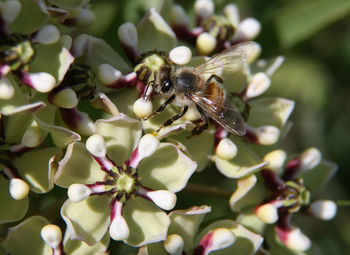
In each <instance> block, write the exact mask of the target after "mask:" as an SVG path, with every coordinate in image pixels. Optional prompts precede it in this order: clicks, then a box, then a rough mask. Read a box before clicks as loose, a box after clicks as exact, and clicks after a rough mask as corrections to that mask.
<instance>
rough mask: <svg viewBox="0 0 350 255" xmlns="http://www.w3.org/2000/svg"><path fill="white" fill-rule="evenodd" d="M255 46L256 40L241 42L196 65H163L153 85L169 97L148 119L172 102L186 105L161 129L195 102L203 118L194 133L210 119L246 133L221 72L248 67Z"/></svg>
mask: <svg viewBox="0 0 350 255" xmlns="http://www.w3.org/2000/svg"><path fill="white" fill-rule="evenodd" d="M256 47H258V46H257V44H256V43H254V42H244V43H240V44H237V45H235V46H232V47H230V48H228V49H226V50H224V51H223V52H221V53H218V54H216V55H214V56H213V57H211V58H209V59H208V60H207V61H206V62H204V63H203V64H200V65H199V66H196V67H178V68H175V67H173V66H172V65H164V66H163V67H162V68H161V69H160V71H159V72H158V73H157V75H156V76H155V81H154V84H153V86H154V91H155V93H158V94H160V95H163V96H165V97H166V98H167V100H166V101H165V103H164V104H162V105H161V106H160V107H159V108H158V109H157V110H156V111H154V112H153V113H152V114H151V115H149V116H148V117H147V118H146V119H149V118H150V117H152V116H154V115H156V114H158V113H160V112H161V111H163V110H164V109H165V107H166V106H167V105H168V104H170V103H172V102H175V103H176V104H177V105H180V106H183V110H182V112H181V113H179V114H177V115H175V116H173V117H171V118H170V119H168V120H167V121H166V122H165V123H164V124H163V125H162V126H161V127H160V128H159V129H158V130H157V132H158V131H159V130H160V129H161V128H163V127H166V126H169V125H171V124H172V123H173V122H174V121H176V120H177V119H179V118H181V117H182V116H183V115H184V114H185V113H186V112H187V110H188V106H189V104H191V103H192V102H193V103H194V104H195V105H196V107H197V110H198V112H199V113H200V115H201V118H202V119H201V122H200V123H199V124H197V126H196V127H195V128H194V129H193V131H192V135H198V134H200V133H201V132H203V131H204V130H205V129H206V128H207V127H208V121H209V119H212V120H214V121H215V122H216V123H218V124H219V125H220V126H222V127H223V128H225V129H226V130H227V131H229V132H231V133H233V134H235V135H239V136H243V135H245V134H246V128H245V121H244V118H243V117H242V115H241V114H240V112H239V110H238V108H237V107H236V105H235V104H234V103H233V102H232V100H231V97H230V95H229V94H228V93H227V92H226V91H225V89H224V88H223V87H222V84H223V79H222V78H221V77H220V75H221V74H222V72H223V71H224V70H230V71H235V70H239V69H240V68H242V66H245V67H247V65H248V58H247V54H248V52H249V51H250V50H252V48H256ZM207 77H209V78H207Z"/></svg>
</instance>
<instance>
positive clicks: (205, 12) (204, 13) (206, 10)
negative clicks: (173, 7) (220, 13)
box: [194, 0, 215, 19]
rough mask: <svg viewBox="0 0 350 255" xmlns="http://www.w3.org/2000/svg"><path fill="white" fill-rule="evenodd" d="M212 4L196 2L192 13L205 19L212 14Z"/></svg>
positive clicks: (197, 0)
mask: <svg viewBox="0 0 350 255" xmlns="http://www.w3.org/2000/svg"><path fill="white" fill-rule="evenodd" d="M214 8H215V7H214V3H213V1H212V0H196V2H195V3H194V11H195V13H196V15H197V16H199V17H201V18H202V19H203V18H206V17H208V16H210V15H212V14H213V13H214Z"/></svg>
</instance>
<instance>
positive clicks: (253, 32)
mask: <svg viewBox="0 0 350 255" xmlns="http://www.w3.org/2000/svg"><path fill="white" fill-rule="evenodd" d="M260 30H261V24H260V22H259V21H258V20H256V19H254V18H246V19H244V20H242V21H241V23H240V24H239V30H238V33H239V34H238V37H239V38H241V39H244V40H245V41H250V40H254V39H255V38H256V37H257V36H258V34H259V33H260Z"/></svg>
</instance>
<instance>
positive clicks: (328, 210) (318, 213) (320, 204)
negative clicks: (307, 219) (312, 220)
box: [310, 200, 337, 220]
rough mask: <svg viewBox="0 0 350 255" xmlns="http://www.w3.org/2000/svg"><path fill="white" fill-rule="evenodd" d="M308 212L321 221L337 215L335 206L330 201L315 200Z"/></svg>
mask: <svg viewBox="0 0 350 255" xmlns="http://www.w3.org/2000/svg"><path fill="white" fill-rule="evenodd" d="M310 212H311V213H312V215H313V216H315V217H317V218H319V219H321V220H331V219H333V218H334V216H335V215H336V214H337V205H336V203H334V201H332V200H317V201H315V202H313V203H311V205H310Z"/></svg>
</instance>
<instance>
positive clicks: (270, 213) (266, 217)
mask: <svg viewBox="0 0 350 255" xmlns="http://www.w3.org/2000/svg"><path fill="white" fill-rule="evenodd" d="M255 215H256V216H257V217H258V218H259V219H260V220H262V221H263V222H265V223H267V224H272V223H275V222H276V221H277V220H278V211H277V208H276V206H274V205H273V204H271V203H267V204H263V205H259V206H258V207H257V208H256V209H255Z"/></svg>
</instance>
